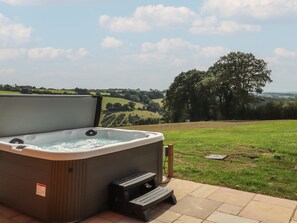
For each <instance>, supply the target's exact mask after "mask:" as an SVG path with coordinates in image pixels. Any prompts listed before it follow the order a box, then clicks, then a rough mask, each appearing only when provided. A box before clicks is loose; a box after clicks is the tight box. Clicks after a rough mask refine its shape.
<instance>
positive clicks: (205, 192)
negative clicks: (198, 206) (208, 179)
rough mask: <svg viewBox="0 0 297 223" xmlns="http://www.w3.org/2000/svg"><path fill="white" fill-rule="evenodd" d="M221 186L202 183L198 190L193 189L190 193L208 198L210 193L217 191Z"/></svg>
mask: <svg viewBox="0 0 297 223" xmlns="http://www.w3.org/2000/svg"><path fill="white" fill-rule="evenodd" d="M219 188H220V187H217V186H212V185H201V186H200V187H199V188H198V189H197V190H195V191H193V192H192V193H191V194H190V195H192V196H195V197H201V198H207V197H208V196H209V195H211V194H212V193H214V192H215V191H217V190H218V189H219Z"/></svg>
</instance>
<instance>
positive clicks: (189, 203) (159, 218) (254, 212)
mask: <svg viewBox="0 0 297 223" xmlns="http://www.w3.org/2000/svg"><path fill="white" fill-rule="evenodd" d="M166 187H170V188H173V189H174V193H175V195H176V198H177V204H176V205H175V206H171V205H170V204H167V203H162V204H161V205H159V206H157V207H156V208H154V209H153V210H151V212H150V217H151V221H150V222H152V223H170V222H174V223H297V210H296V208H297V201H292V200H286V199H280V198H274V197H270V196H265V195H260V194H254V193H248V192H243V191H238V190H233V189H228V188H224V187H217V186H211V185H206V184H200V183H194V182H191V181H185V180H179V179H172V180H171V181H170V182H169V183H168V185H166ZM16 222H17V223H27V222H30V223H38V222H40V221H38V220H35V219H33V218H30V217H28V216H26V215H23V214H21V213H18V212H16V211H14V210H12V209H9V208H7V207H5V206H3V205H1V204H0V223H16ZM138 222H139V223H140V222H142V221H139V220H136V219H132V218H129V217H126V216H123V215H120V214H117V213H114V212H111V211H105V212H103V213H100V214H98V215H97V216H94V217H92V218H89V219H87V220H85V221H83V223H138Z"/></svg>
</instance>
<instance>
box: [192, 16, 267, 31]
mask: <svg viewBox="0 0 297 223" xmlns="http://www.w3.org/2000/svg"><path fill="white" fill-rule="evenodd" d="M239 31H244V32H259V31H261V27H260V26H258V25H249V24H240V23H237V22H234V21H226V20H223V21H218V20H217V18H216V17H215V16H209V17H205V18H203V19H197V20H195V21H194V22H193V25H192V27H191V28H190V32H191V33H193V34H223V33H233V32H239Z"/></svg>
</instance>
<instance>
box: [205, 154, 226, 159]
mask: <svg viewBox="0 0 297 223" xmlns="http://www.w3.org/2000/svg"><path fill="white" fill-rule="evenodd" d="M227 156H228V155H218V154H209V155H206V156H204V158H206V159H213V160H223V159H225V158H226V157H227Z"/></svg>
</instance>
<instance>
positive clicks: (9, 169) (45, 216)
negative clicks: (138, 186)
mask: <svg viewBox="0 0 297 223" xmlns="http://www.w3.org/2000/svg"><path fill="white" fill-rule="evenodd" d="M9 97H10V98H9V99H10V100H7V98H8V97H1V96H0V106H3V105H8V104H10V105H11V106H6V109H4V110H6V111H4V112H3V111H1V112H0V123H2V121H3V120H4V122H6V124H7V123H8V124H12V122H13V124H15V123H16V122H15V121H16V120H17V121H18V122H19V121H20V120H21V122H28V120H25V121H23V120H22V118H20V117H16V116H15V115H14V112H13V111H14V110H11V107H15V106H16V103H12V102H11V101H14V102H16V101H17V102H18V101H20V99H24V100H25V101H28V102H30V103H29V104H30V106H29V107H30V108H28V107H27V106H26V103H25V102H23V101H22V100H21V101H22V103H21V104H22V108H25V110H26V112H28V111H29V110H31V112H33V113H35V114H37V113H38V110H40V109H38V106H37V107H36V105H38V104H39V102H40V100H41V101H43V102H44V100H46V101H47V102H48V103H43V104H44V105H47V106H49V107H51V106H53V105H54V104H56V103H57V101H58V104H59V105H60V106H66V107H67V105H69V103H67V102H68V101H69V100H70V104H72V105H73V106H74V107H75V106H77V105H76V104H79V102H80V101H84V102H86V101H88V102H87V104H89V110H88V111H90V114H91V115H93V120H90V119H89V116H88V114H84V115H85V117H87V119H89V120H88V121H86V122H85V123H83V122H81V123H80V124H78V125H77V124H76V122H75V116H76V115H78V113H77V114H76V113H75V112H74V113H75V114H68V115H70V116H73V117H72V118H73V119H72V118H69V117H67V120H66V125H65V126H67V127H68V128H69V125H71V120H72V121H73V122H74V123H75V127H74V128H77V127H78V126H79V127H80V128H83V129H82V130H83V131H82V130H81V129H80V131H82V132H84V130H88V129H93V130H95V131H110V132H112V134H117V133H125V134H126V133H131V134H135V133H136V132H135V131H127V130H114V129H113V130H111V129H100V128H94V127H92V126H93V125H96V124H97V122H98V121H99V119H98V108H99V110H100V106H98V104H99V103H98V102H100V105H101V101H100V100H98V98H93V97H63V98H59V97H48V96H39V97H38V96H28V97H24V96H23V97H17V96H9ZM1 99H4V100H1ZM59 100H62V101H63V103H61V101H59ZM73 100H74V101H76V102H74V101H73ZM7 102H9V103H8V104H7ZM65 102H66V103H65ZM89 102H90V103H89ZM1 103H2V104H1ZM63 104H64V105H63ZM78 107H79V106H78ZM1 108H2V107H1ZM94 108H95V110H96V111H95V112H94ZM57 109H58V110H62V112H57V111H54V112H55V114H56V116H57V117H58V119H59V120H60V122H61V120H63V116H67V113H65V114H63V112H64V111H65V109H66V110H68V109H69V108H63V109H61V108H59V107H57ZM8 110H10V111H11V112H9V111H8ZM42 110H44V108H42ZM50 110H51V112H53V108H51V109H50ZM9 113H10V116H7V115H8V114H9ZM16 113H18V112H16ZM4 115H6V118H5V117H4ZM11 115H12V116H15V117H14V118H11ZM51 115H52V114H51ZM29 116H30V117H35V118H36V116H34V114H32V113H31V114H30V115H29ZM8 117H10V118H8ZM23 117H27V118H28V115H26V114H25V115H23ZM38 117H40V118H41V119H44V118H46V117H44V116H43V115H40V114H38ZM7 119H10V120H11V121H10V122H8V121H7ZM41 119H40V120H36V119H35V120H32V119H31V121H42V120H41ZM42 122H43V123H44V122H50V121H44V120H43V121H42ZM60 122H56V124H55V125H56V126H55V125H53V124H52V125H51V126H50V130H51V131H54V130H60V131H54V132H50V131H48V129H49V127H48V126H47V127H45V128H44V129H42V126H43V125H40V124H34V125H35V127H32V126H30V127H29V128H28V129H30V131H29V132H28V134H27V133H26V127H24V126H19V128H20V129H17V130H16V129H14V128H16V127H11V129H9V127H8V129H6V130H5V128H3V127H0V137H1V138H2V139H3V140H5V141H2V142H0V203H3V204H5V205H7V206H10V207H12V208H14V209H16V210H19V211H21V212H23V213H25V214H28V215H31V216H33V217H36V218H39V219H41V220H43V221H47V222H71V221H78V220H82V219H85V218H87V217H90V216H92V215H95V214H96V213H98V212H100V211H103V210H105V209H107V208H108V205H109V202H108V197H109V185H110V184H111V183H112V182H114V181H116V180H118V179H121V178H123V177H126V176H129V175H131V174H134V173H136V172H140V171H148V172H154V173H156V174H157V178H158V181H159V182H160V181H161V179H162V148H163V135H162V134H159V133H148V132H141V134H144V135H146V137H142V138H136V139H132V140H130V141H128V142H123V143H117V144H114V145H106V146H103V147H99V148H96V149H93V150H90V151H79V152H72V153H71V152H70V153H69V152H67V153H66V152H50V151H43V150H39V149H38V148H37V149H36V148H34V147H30V144H26V141H25V142H24V143H25V144H24V145H25V146H26V147H25V148H22V147H19V148H17V145H13V144H11V143H8V142H7V139H9V138H10V137H11V138H14V137H15V136H16V135H17V137H18V138H20V137H23V138H26V137H27V136H30V137H31V136H32V135H33V136H35V137H39V136H38V134H39V133H42V135H43V137H44V136H46V135H50V137H53V135H55V134H56V136H58V135H59V136H60V135H61V134H63V132H65V131H79V130H76V129H75V130H73V129H74V128H69V129H68V130H65V129H63V125H61V123H60ZM90 122H93V125H90ZM82 123H83V124H82ZM1 125H2V124H1ZM44 125H46V123H45V124H44ZM88 125H90V126H88ZM70 127H71V126H70ZM12 132H17V133H21V135H19V134H12ZM137 133H139V132H137ZM0 141H1V139H0Z"/></svg>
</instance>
